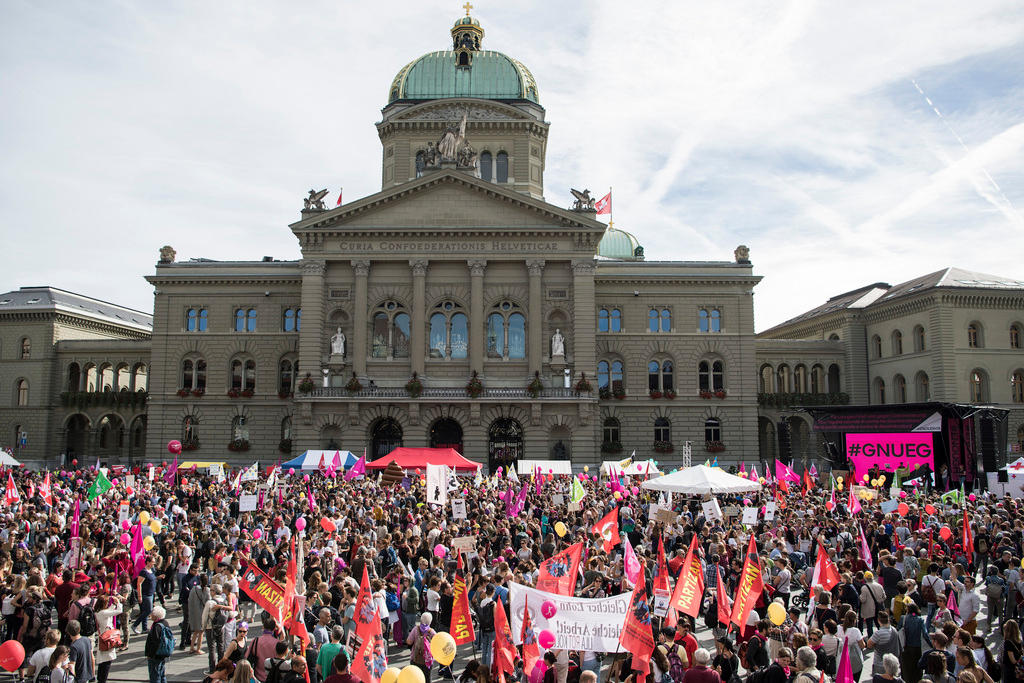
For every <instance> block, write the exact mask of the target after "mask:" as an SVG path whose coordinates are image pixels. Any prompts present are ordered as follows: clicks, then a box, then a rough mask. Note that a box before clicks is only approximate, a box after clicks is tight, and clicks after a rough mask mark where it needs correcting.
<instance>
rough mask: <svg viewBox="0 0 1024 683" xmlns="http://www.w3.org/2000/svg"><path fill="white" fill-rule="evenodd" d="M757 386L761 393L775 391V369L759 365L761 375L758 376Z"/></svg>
mask: <svg viewBox="0 0 1024 683" xmlns="http://www.w3.org/2000/svg"><path fill="white" fill-rule="evenodd" d="M757 388H758V390H759V391H760V392H761V393H762V394H771V393H774V392H775V370H773V369H772V366H770V365H762V366H761V376H760V377H759V378H758V387H757Z"/></svg>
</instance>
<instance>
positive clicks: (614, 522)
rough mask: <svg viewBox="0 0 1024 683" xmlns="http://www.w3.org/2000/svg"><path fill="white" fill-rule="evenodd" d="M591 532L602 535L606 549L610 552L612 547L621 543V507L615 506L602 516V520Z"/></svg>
mask: <svg viewBox="0 0 1024 683" xmlns="http://www.w3.org/2000/svg"><path fill="white" fill-rule="evenodd" d="M590 531H591V532H593V533H595V534H597V535H598V536H600V537H601V541H602V543H603V544H604V551H605V552H606V553H610V552H611V551H612V548H614V547H615V546H616V545H618V544H619V541H621V540H622V539H620V538H619V508H617V507H616V508H615V509H614V510H612V511H611V512H609V513H608V514H607V515H605V516H604V517H602V518H601V521H600V522H598V523H597V524H595V525H594V526H593V527H591V529H590Z"/></svg>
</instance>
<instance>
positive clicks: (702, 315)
mask: <svg viewBox="0 0 1024 683" xmlns="http://www.w3.org/2000/svg"><path fill="white" fill-rule="evenodd" d="M698 317H699V320H698V328H699V329H700V331H701V332H721V331H722V312H721V311H719V310H718V309H717V308H712V309H710V310H708V309H705V308H702V309H700V311H699V313H698Z"/></svg>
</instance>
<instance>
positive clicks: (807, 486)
mask: <svg viewBox="0 0 1024 683" xmlns="http://www.w3.org/2000/svg"><path fill="white" fill-rule="evenodd" d="M813 488H814V480H813V479H811V474H810V472H808V471H807V470H804V495H805V496H806V495H807V494H809V493H810V492H811V489H813Z"/></svg>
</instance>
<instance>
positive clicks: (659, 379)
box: [647, 360, 675, 392]
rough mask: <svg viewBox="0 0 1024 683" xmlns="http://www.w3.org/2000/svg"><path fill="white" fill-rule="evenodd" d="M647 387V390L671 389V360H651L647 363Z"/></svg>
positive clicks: (672, 387) (663, 390)
mask: <svg viewBox="0 0 1024 683" xmlns="http://www.w3.org/2000/svg"><path fill="white" fill-rule="evenodd" d="M647 389H648V391H659V392H665V391H673V390H674V389H675V387H674V385H673V383H672V361H670V360H664V361H657V360H652V361H651V362H649V363H648V364H647Z"/></svg>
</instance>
